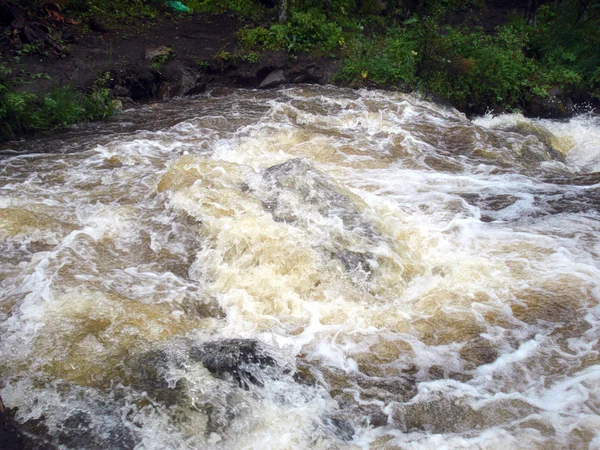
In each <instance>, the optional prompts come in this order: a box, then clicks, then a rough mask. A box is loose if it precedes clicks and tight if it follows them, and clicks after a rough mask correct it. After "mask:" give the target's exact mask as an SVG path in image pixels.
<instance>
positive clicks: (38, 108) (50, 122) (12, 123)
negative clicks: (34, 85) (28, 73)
mask: <svg viewBox="0 0 600 450" xmlns="http://www.w3.org/2000/svg"><path fill="white" fill-rule="evenodd" d="M14 81H15V79H14V77H13V76H12V73H11V71H10V70H8V69H7V68H6V67H5V66H4V65H2V64H0V141H3V140H6V139H12V138H15V137H18V136H20V135H24V134H28V133H32V132H35V131H43V130H51V129H55V128H60V127H64V126H67V125H71V124H73V123H77V122H84V121H88V120H97V119H102V118H105V117H107V116H109V115H111V114H112V113H113V104H112V100H111V97H110V94H109V91H108V90H107V89H102V88H100V87H95V88H94V90H93V91H92V92H91V93H89V94H83V93H80V92H75V91H74V90H73V89H71V88H70V87H63V88H55V89H54V90H53V91H52V92H51V93H49V94H46V95H43V96H36V95H35V94H32V93H29V92H17V91H15V90H14V89H12V88H13V86H12V84H13V83H14Z"/></svg>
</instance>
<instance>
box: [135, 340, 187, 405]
mask: <svg viewBox="0 0 600 450" xmlns="http://www.w3.org/2000/svg"><path fill="white" fill-rule="evenodd" d="M171 362H172V358H171V356H170V355H169V354H168V353H167V352H166V351H165V350H163V349H159V350H150V351H148V352H146V353H142V354H141V355H135V356H133V357H132V358H130V359H128V360H127V361H126V363H125V365H126V369H125V370H126V372H127V374H128V383H129V385H130V386H131V387H133V388H134V389H135V390H136V391H138V392H146V393H147V395H148V396H149V397H150V398H151V399H153V400H155V401H157V402H160V403H163V404H164V405H166V406H173V405H177V404H180V403H183V402H185V401H186V399H187V392H186V389H185V386H184V383H183V381H182V380H179V382H177V383H176V384H175V385H174V386H173V385H171V384H169V382H168V381H167V375H168V370H169V365H170V364H171Z"/></svg>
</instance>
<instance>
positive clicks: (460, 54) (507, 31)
mask: <svg viewBox="0 0 600 450" xmlns="http://www.w3.org/2000/svg"><path fill="white" fill-rule="evenodd" d="M445 31H446V34H445V35H443V36H440V37H438V38H437V39H435V40H434V41H433V42H431V44H430V47H429V49H428V53H427V54H426V55H425V58H424V64H423V74H422V75H423V79H422V85H423V86H424V87H425V88H426V89H427V90H429V91H432V92H435V93H436V94H439V95H442V96H443V97H445V98H447V99H448V100H450V101H452V102H453V103H454V104H456V105H457V106H459V107H462V108H468V107H472V106H474V105H476V104H486V105H488V106H499V105H516V104H518V103H519V102H520V101H521V100H522V99H523V97H524V96H525V95H526V93H527V92H528V89H529V87H530V84H531V80H530V75H531V74H532V73H533V71H534V65H533V64H532V63H531V61H529V60H527V58H526V57H525V54H524V52H523V49H524V47H525V46H526V44H527V34H526V33H525V32H524V31H523V30H520V29H518V28H516V27H513V26H505V27H503V28H501V29H499V30H498V33H497V34H496V35H495V36H492V35H487V34H485V33H484V32H483V31H470V30H466V29H454V28H447V29H446V30H445Z"/></svg>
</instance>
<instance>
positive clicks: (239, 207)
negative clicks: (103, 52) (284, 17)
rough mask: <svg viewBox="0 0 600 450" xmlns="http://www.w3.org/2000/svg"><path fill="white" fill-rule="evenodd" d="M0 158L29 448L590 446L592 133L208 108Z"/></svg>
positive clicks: (596, 373) (121, 120)
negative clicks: (32, 439)
mask: <svg viewBox="0 0 600 450" xmlns="http://www.w3.org/2000/svg"><path fill="white" fill-rule="evenodd" d="M5 147H6V146H5ZM2 155H3V156H2V159H1V160H0V247H1V252H0V296H1V297H0V323H1V325H0V339H1V341H0V352H1V353H0V354H1V356H2V357H1V358H0V382H1V383H2V384H0V395H1V396H2V398H3V400H4V402H5V404H6V405H7V406H8V407H18V415H17V417H18V419H19V421H21V422H25V428H26V430H28V432H29V433H32V434H33V435H36V436H37V438H36V439H37V442H38V443H39V442H46V443H50V444H52V445H56V446H60V447H62V448H73V449H82V448H87V449H121V448H123V449H126V448H134V447H135V448H138V449H197V448H215V449H219V448H220V449H243V448H260V449H265V448H272V449H296V448H315V449H325V448H340V449H345V448H357V449H358V448H373V449H379V448H382V449H397V448H401V449H427V448H486V449H487V448H490V449H491V448H497V449H506V448H540V449H550V448H567V447H569V448H600V387H599V386H600V343H599V339H600V283H599V281H600V213H599V211H600V118H599V117H597V116H593V115H588V116H580V117H577V118H574V119H572V120H570V121H565V122H558V121H536V120H529V119H524V118H523V117H521V116H518V115H505V116H499V117H494V118H493V117H484V118H479V119H476V120H473V121H470V120H468V119H466V118H465V117H464V115H462V114H460V113H458V112H457V111H455V110H452V109H446V108H443V107H440V106H437V105H434V104H432V103H428V102H425V101H421V100H419V99H418V98H416V97H414V96H409V95H402V94H394V93H384V92H376V91H359V92H357V91H349V90H341V89H336V88H327V87H313V86H307V87H302V88H293V89H285V90H279V91H260V92H257V91H218V92H217V91H215V92H213V93H212V94H207V95H206V96H204V97H201V98H197V99H193V100H174V101H171V102H168V103H162V104H155V105H151V106H147V107H144V108H142V109H136V110H130V111H126V112H124V113H123V114H122V115H120V116H119V117H117V118H115V119H113V120H111V121H109V122H107V123H99V124H89V125H83V126H80V127H76V128H73V129H71V130H70V131H68V132H64V133H60V134H57V135H54V136H51V137H45V138H40V139H33V140H30V141H27V142H24V143H19V144H15V145H12V146H9V148H8V149H6V148H5V149H4V150H3V151H2Z"/></svg>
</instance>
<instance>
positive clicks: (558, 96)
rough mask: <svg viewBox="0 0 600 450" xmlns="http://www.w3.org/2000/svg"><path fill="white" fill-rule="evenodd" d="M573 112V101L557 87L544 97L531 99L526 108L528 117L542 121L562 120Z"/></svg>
mask: <svg viewBox="0 0 600 450" xmlns="http://www.w3.org/2000/svg"><path fill="white" fill-rule="evenodd" d="M574 111H575V105H574V104H573V100H571V98H570V97H569V96H567V95H565V94H564V93H563V92H562V91H561V90H560V89H559V88H558V87H553V88H551V89H549V90H548V95H547V96H546V97H542V96H539V95H538V96H535V97H533V98H532V99H531V102H530V103H529V105H528V106H527V113H528V115H529V116H532V117H540V118H542V119H562V118H566V117H570V116H572V115H573V113H574Z"/></svg>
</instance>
